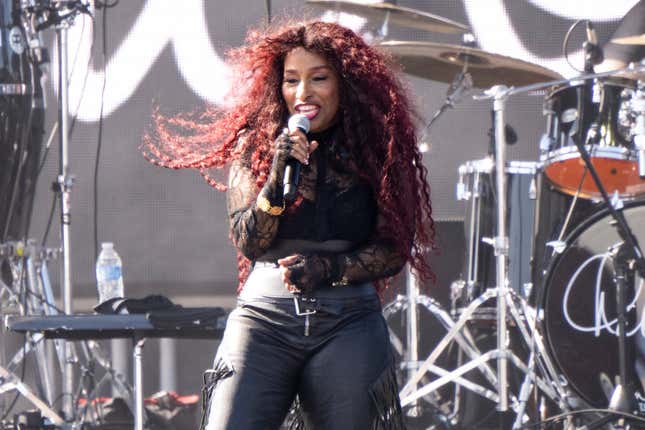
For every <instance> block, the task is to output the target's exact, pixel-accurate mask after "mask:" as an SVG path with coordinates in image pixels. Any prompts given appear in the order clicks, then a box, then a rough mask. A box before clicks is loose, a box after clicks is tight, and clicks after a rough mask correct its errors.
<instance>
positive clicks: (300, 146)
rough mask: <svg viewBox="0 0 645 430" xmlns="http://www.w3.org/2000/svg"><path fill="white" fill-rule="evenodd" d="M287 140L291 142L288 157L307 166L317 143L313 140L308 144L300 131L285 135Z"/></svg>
mask: <svg viewBox="0 0 645 430" xmlns="http://www.w3.org/2000/svg"><path fill="white" fill-rule="evenodd" d="M287 139H288V140H289V141H290V142H291V148H290V152H289V154H288V155H289V156H290V157H293V158H295V159H296V160H298V161H300V162H301V163H302V164H309V155H311V153H312V152H314V151H315V150H316V148H318V142H317V141H315V140H312V141H311V142H309V141H308V140H307V136H306V135H305V133H303V131H302V130H300V129H296V130H294V131H292V132H290V133H289V134H288V135H287Z"/></svg>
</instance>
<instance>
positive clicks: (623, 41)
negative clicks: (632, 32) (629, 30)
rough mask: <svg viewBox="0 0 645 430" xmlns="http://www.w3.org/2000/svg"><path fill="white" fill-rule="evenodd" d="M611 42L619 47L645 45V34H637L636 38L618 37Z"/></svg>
mask: <svg viewBox="0 0 645 430" xmlns="http://www.w3.org/2000/svg"><path fill="white" fill-rule="evenodd" d="M610 42H611V43H617V44H619V45H645V33H643V34H637V35H636V36H627V37H618V38H616V39H611V40H610Z"/></svg>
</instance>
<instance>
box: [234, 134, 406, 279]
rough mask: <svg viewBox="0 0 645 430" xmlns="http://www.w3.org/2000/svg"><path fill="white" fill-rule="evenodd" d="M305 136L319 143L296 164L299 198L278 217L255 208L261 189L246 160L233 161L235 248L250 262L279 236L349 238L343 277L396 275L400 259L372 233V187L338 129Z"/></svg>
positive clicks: (376, 216) (374, 229) (376, 220)
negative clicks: (357, 169)
mask: <svg viewBox="0 0 645 430" xmlns="http://www.w3.org/2000/svg"><path fill="white" fill-rule="evenodd" d="M308 138H309V140H310V141H313V140H317V141H318V142H319V146H318V148H317V149H316V150H315V151H314V152H313V153H312V154H311V157H310V161H309V165H303V166H302V167H301V171H300V184H299V185H298V193H299V194H300V195H301V196H302V201H301V202H300V204H299V205H298V206H297V207H295V208H289V207H287V210H286V211H285V212H283V214H282V215H280V216H272V215H269V214H267V213H265V212H263V211H262V210H260V209H258V208H257V207H256V204H255V201H256V197H257V195H258V193H259V192H260V190H259V189H258V187H257V186H256V184H255V178H254V177H253V175H252V172H251V169H250V168H249V167H248V163H246V162H245V160H243V159H238V160H236V161H235V162H233V164H232V165H231V169H230V173H229V191H228V193H227V199H228V212H229V217H230V222H231V232H232V238H233V242H234V244H235V246H237V247H238V249H239V250H240V251H241V252H242V254H244V255H245V256H246V257H247V258H249V259H251V260H266V259H267V258H263V257H265V256H266V255H271V254H272V253H271V251H272V248H273V247H275V246H276V244H277V243H280V242H283V240H293V239H296V240H301V241H307V242H312V241H313V242H325V241H333V240H342V241H348V242H350V243H351V246H350V249H349V250H348V251H347V252H344V253H342V255H341V256H340V257H341V259H342V262H343V264H342V268H343V273H342V274H341V276H342V278H343V279H344V280H345V281H347V282H348V283H358V282H365V281H372V280H375V279H380V278H384V277H388V276H392V275H394V274H396V273H397V272H398V271H400V270H401V268H402V267H403V264H404V262H405V261H404V258H403V257H402V256H401V255H399V254H398V253H397V252H396V251H395V249H394V246H393V244H392V243H391V241H389V240H387V239H385V238H383V237H380V236H379V234H378V233H377V224H378V223H379V222H384V221H383V219H382V218H381V217H380V216H379V214H378V205H377V202H376V201H375V197H374V193H373V191H372V188H371V186H370V185H369V184H367V183H365V182H364V181H362V180H361V179H360V178H359V177H358V175H357V174H356V173H354V171H355V170H354V169H355V168H353V167H352V166H353V165H355V163H352V157H351V155H350V154H349V152H348V151H347V150H346V149H345V148H344V147H343V145H342V140H343V139H342V135H341V132H340V127H333V128H332V129H330V130H328V131H326V132H323V133H320V134H310V135H308ZM295 251H296V252H298V251H299V250H295ZM300 252H302V251H300Z"/></svg>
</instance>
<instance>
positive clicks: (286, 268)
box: [278, 254, 305, 294]
mask: <svg viewBox="0 0 645 430" xmlns="http://www.w3.org/2000/svg"><path fill="white" fill-rule="evenodd" d="M304 258H305V257H304V256H303V255H300V254H295V255H290V256H288V257H285V258H281V259H279V260H278V264H279V265H280V274H281V275H282V283H283V284H284V286H285V288H286V289H287V290H288V291H289V292H290V293H292V294H298V293H302V290H301V289H300V288H298V286H297V285H296V284H295V283H294V282H293V281H292V280H291V274H292V271H291V269H292V267H293V266H294V265H300V264H302V260H303V259H304ZM297 267H298V266H296V268H297Z"/></svg>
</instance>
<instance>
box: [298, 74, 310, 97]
mask: <svg viewBox="0 0 645 430" xmlns="http://www.w3.org/2000/svg"><path fill="white" fill-rule="evenodd" d="M309 93H310V86H309V83H308V82H307V80H306V79H303V80H301V81H300V83H299V84H298V88H296V99H297V100H301V101H305V100H307V98H308V97H309Z"/></svg>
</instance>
